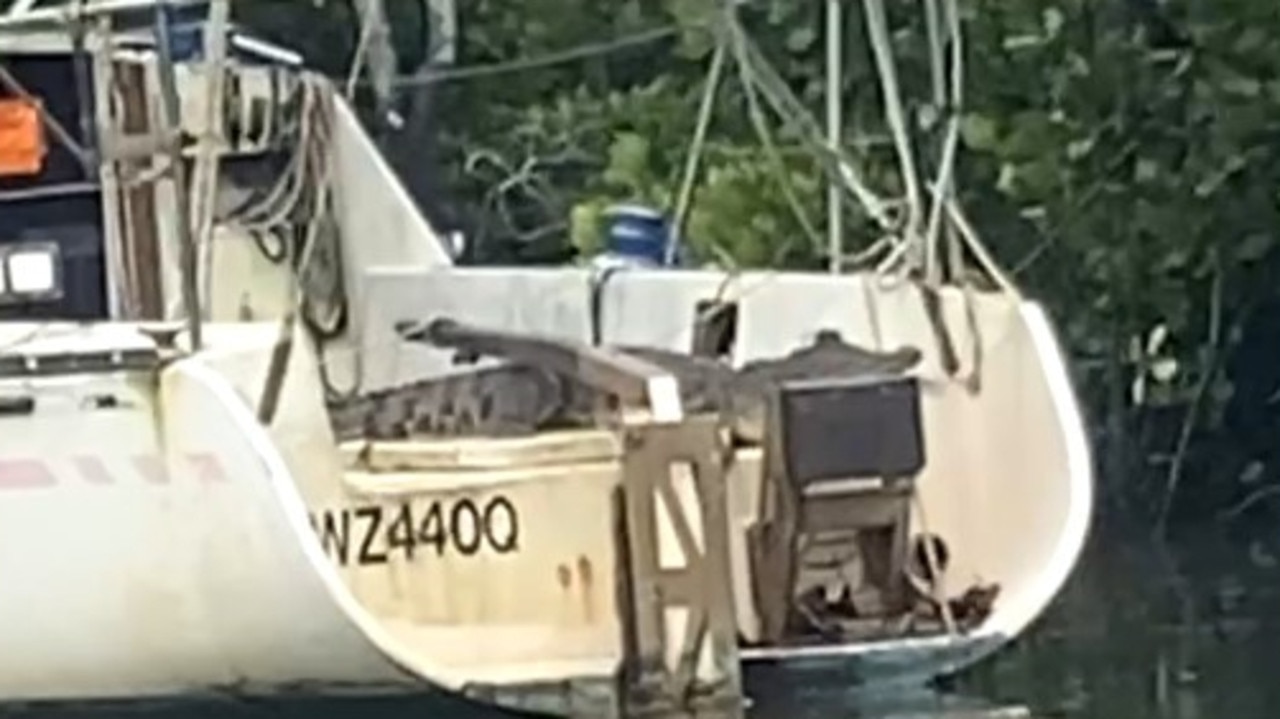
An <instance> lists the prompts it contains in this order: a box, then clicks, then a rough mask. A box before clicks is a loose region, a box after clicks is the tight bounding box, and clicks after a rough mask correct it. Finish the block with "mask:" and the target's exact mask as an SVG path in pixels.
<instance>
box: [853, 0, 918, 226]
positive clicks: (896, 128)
mask: <svg viewBox="0 0 1280 719" xmlns="http://www.w3.org/2000/svg"><path fill="white" fill-rule="evenodd" d="M862 4H863V8H864V11H865V12H866V15H867V32H868V35H869V36H870V39H871V49H872V55H873V57H874V58H875V62H876V69H877V71H878V74H879V76H880V87H881V92H882V93H883V94H884V111H885V120H886V121H887V122H888V123H889V131H890V134H891V135H892V136H893V145H894V150H895V151H896V152H897V154H898V165H899V169H900V170H901V172H902V182H903V185H904V189H905V190H906V203H907V218H906V228H905V234H906V239H907V240H908V242H910V243H913V244H911V245H907V246H909V247H911V248H913V249H917V250H918V244H914V243H918V238H919V234H920V218H921V214H922V213H921V201H920V180H919V178H918V177H917V176H916V167H915V164H916V163H915V154H914V152H913V150H912V147H911V136H910V134H909V133H908V132H907V125H906V121H905V120H904V119H903V116H902V93H901V91H900V89H899V87H898V72H897V68H896V67H895V65H894V61H893V50H892V49H891V48H890V46H889V29H888V21H887V20H886V18H885V10H884V3H883V2H882V0H863V3H862Z"/></svg>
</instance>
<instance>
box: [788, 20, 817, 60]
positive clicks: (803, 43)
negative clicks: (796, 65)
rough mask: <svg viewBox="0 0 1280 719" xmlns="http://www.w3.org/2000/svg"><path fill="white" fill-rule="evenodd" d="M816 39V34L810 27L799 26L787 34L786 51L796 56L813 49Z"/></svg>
mask: <svg viewBox="0 0 1280 719" xmlns="http://www.w3.org/2000/svg"><path fill="white" fill-rule="evenodd" d="M817 39H818V33H817V32H816V31H815V30H814V29H813V28H812V27H809V26H807V25H801V26H799V27H796V28H792V30H791V32H789V33H787V49H788V50H790V51H791V52H793V53H796V54H797V55H798V54H800V53H803V52H805V51H806V50H808V49H809V48H811V47H813V43H814V42H816V41H817Z"/></svg>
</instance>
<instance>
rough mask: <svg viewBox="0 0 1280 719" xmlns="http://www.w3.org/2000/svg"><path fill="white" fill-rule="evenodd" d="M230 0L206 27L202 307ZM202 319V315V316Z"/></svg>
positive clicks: (197, 212) (196, 225)
mask: <svg viewBox="0 0 1280 719" xmlns="http://www.w3.org/2000/svg"><path fill="white" fill-rule="evenodd" d="M230 5H231V3H230V0H211V2H210V4H209V21H208V22H207V23H206V24H205V31H204V81H205V88H204V89H205V99H204V102H205V105H204V110H205V116H204V118H202V119H203V120H204V122H203V123H202V127H201V133H200V137H199V138H198V141H197V145H196V148H197V151H196V160H195V167H194V169H193V172H192V175H193V177H192V181H191V190H190V192H191V197H190V199H189V202H190V207H191V211H190V213H191V224H192V228H193V232H194V235H193V238H192V241H193V242H194V243H195V247H196V250H197V253H196V260H195V267H196V269H197V270H198V271H199V275H198V276H197V278H196V288H197V291H198V292H199V293H200V294H199V295H198V296H199V300H200V308H201V309H202V310H203V309H206V308H211V307H212V305H213V299H212V298H213V230H214V221H213V215H214V206H215V205H216V204H217V195H218V155H219V153H220V152H221V150H222V147H223V137H224V133H223V131H222V114H223V107H224V103H223V95H224V92H223V87H224V85H225V84H226V70H225V60H226V55H227V22H228V20H229V19H230V17H229V16H230V13H231V7H230ZM202 319H203V317H202Z"/></svg>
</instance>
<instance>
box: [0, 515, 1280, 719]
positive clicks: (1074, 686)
mask: <svg viewBox="0 0 1280 719" xmlns="http://www.w3.org/2000/svg"><path fill="white" fill-rule="evenodd" d="M1277 551H1280V547H1275V546H1273V547H1268V546H1264V545H1261V544H1258V543H1256V542H1249V541H1245V540H1241V539H1239V538H1231V537H1227V536H1225V535H1223V534H1221V533H1210V532H1206V533H1201V534H1198V535H1196V536H1193V537H1187V538H1183V539H1181V540H1179V541H1177V542H1176V543H1174V544H1173V545H1172V546H1170V547H1166V548H1162V547H1158V546H1154V545H1153V544H1152V543H1150V542H1149V541H1147V540H1146V539H1144V538H1139V537H1132V536H1130V537H1123V536H1120V535H1117V534H1116V533H1101V532H1099V533H1095V535H1094V538H1093V540H1092V545H1091V546H1090V548H1089V550H1088V553H1087V555H1086V559H1085V561H1084V562H1083V563H1082V564H1081V566H1080V568H1079V569H1078V570H1077V572H1076V574H1075V576H1074V577H1073V578H1072V580H1071V582H1070V584H1069V586H1068V587H1067V589H1066V590H1065V591H1064V592H1063V594H1062V596H1061V597H1060V598H1059V600H1058V602H1057V603H1056V605H1055V606H1054V607H1053V608H1052V609H1051V611H1050V612H1049V613H1048V615H1047V616H1046V617H1045V618H1044V619H1043V620H1042V621H1041V622H1040V623H1039V624H1038V625H1037V626H1036V628H1035V629H1034V631H1032V632H1030V633H1029V634H1028V635H1026V636H1025V637H1023V638H1022V639H1020V640H1019V641H1018V642H1017V643H1015V645H1014V646H1012V647H1010V648H1008V649H1006V650H1004V651H1003V652H1001V653H1000V654H999V655H998V656H997V657H996V658H995V659H993V660H992V661H990V662H989V663H987V664H985V665H983V666H981V667H978V668H976V669H974V670H972V671H970V672H968V673H967V674H966V675H964V676H962V677H958V678H956V679H955V680H953V681H951V682H948V685H949V686H947V687H945V691H944V692H943V693H939V692H934V691H924V690H921V689H914V690H902V689H895V690H880V691H875V692H870V693H868V692H859V693H851V692H849V691H847V690H846V689H844V688H843V687H838V686H805V687H801V686H794V685H791V686H785V685H780V686H764V687H756V688H755V689H756V695H755V700H754V707H753V709H752V711H751V712H750V716H751V717H752V718H753V719H852V718H853V717H882V718H888V717H892V718H893V719H907V718H908V717H909V718H910V719H917V718H920V719H924V718H925V717H929V718H930V719H952V718H953V717H954V718H955V719H960V718H961V717H963V718H964V719H1012V718H1013V717H1021V716H1031V717H1036V718H1037V719H1040V718H1041V717H1069V718H1072V719H1075V718H1088V719H1204V718H1206V717H1209V716H1221V717H1230V718H1231V719H1274V717H1276V716H1278V709H1277V708H1280V617H1278V616H1277V612H1276V609H1277V608H1280V569H1277V564H1278V562H1277V559H1276V556H1275V555H1274V554H1273V552H1277ZM1024 705H1025V706H1026V707H1029V709H1030V713H1029V714H1028V713H1027V712H1026V711H1025V710H1023V709H1021V707H1022V706H1024ZM0 713H3V714H4V716H6V717H8V716H12V717H23V718H24V719H35V718H36V717H44V718H49V717H53V716H57V717H59V719H64V718H65V719H116V718H119V719H123V718H124V717H131V718H137V717H144V716H148V717H155V716H164V717H180V718H181V719H215V718H216V719H249V718H250V717H278V718H289V719H292V718H294V717H296V718H297V719H303V718H304V717H305V718H306V719H345V718H346V717H349V716H359V717H361V719H393V718H394V719H403V718H404V717H411V716H430V717H433V718H438V719H446V718H448V719H498V718H499V717H508V716H511V715H508V714H503V713H501V712H495V711H493V710H491V709H487V708H477V707H474V706H472V705H468V704H466V703H464V702H460V701H456V700H440V699H431V700H422V699H415V700H405V699H363V700H345V701H341V702H331V701H327V702H321V701H290V702H261V701H232V700H220V701H209V702H199V703H185V704H181V705H177V704H175V705H169V706H166V707H163V708H159V709H156V708H154V707H152V708H143V707H133V708H130V707H117V708H113V709H111V710H107V711H103V710H98V711H93V712H75V713H72V712H68V711H66V710H59V711H57V712H54V713H50V712H47V711H42V712H36V713H32V712H29V711H22V712H0Z"/></svg>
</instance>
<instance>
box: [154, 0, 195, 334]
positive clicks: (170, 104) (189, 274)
mask: <svg viewBox="0 0 1280 719" xmlns="http://www.w3.org/2000/svg"><path fill="white" fill-rule="evenodd" d="M154 10H155V20H154V26H153V31H154V33H155V40H156V55H157V59H158V60H159V76H160V92H161V116H162V118H163V120H162V123H161V125H162V129H161V132H163V133H165V134H166V135H167V136H168V137H167V138H166V139H167V143H166V144H167V145H168V148H169V172H170V173H171V174H172V178H173V188H174V196H175V197H176V198H177V202H176V203H175V204H176V207H175V208H174V210H175V214H176V215H177V218H176V219H177V229H178V244H179V246H180V249H181V257H180V260H181V273H182V305H183V311H184V312H186V314H187V330H188V331H189V332H190V333H191V350H192V351H193V352H196V351H199V350H200V348H201V347H202V346H203V344H204V341H203V340H204V338H203V328H202V327H201V322H200V287H199V281H200V278H199V277H198V275H197V272H198V270H199V268H198V262H197V260H198V257H197V254H196V246H195V237H194V235H193V231H192V227H191V198H190V196H189V195H188V193H187V177H186V169H185V166H184V161H183V157H182V130H181V127H180V125H179V117H180V116H179V113H180V112H181V110H180V108H179V103H178V81H177V78H176V77H175V75H174V70H173V56H172V53H171V51H170V50H171V48H170V45H169V42H170V38H169V17H170V13H171V9H170V7H169V3H168V0H157V2H156V4H155V6H154Z"/></svg>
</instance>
